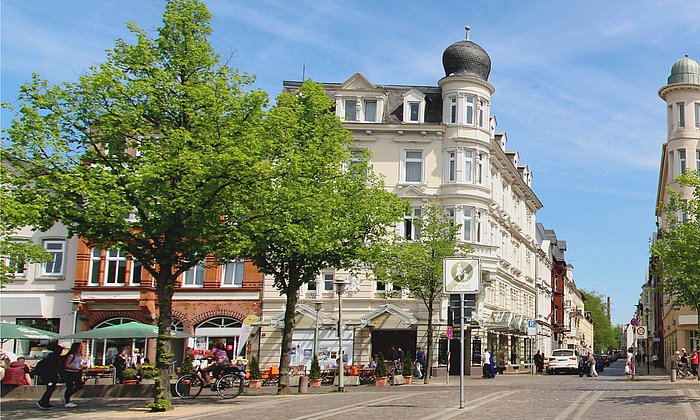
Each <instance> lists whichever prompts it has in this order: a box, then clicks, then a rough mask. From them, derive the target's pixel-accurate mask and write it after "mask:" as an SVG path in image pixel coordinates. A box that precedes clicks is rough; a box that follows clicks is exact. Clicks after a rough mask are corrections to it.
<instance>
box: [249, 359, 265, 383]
mask: <svg viewBox="0 0 700 420" xmlns="http://www.w3.org/2000/svg"><path fill="white" fill-rule="evenodd" d="M248 371H249V372H250V382H249V385H248V387H249V388H260V387H261V386H262V373H260V365H259V364H258V359H256V358H255V356H253V357H251V358H250V363H248Z"/></svg>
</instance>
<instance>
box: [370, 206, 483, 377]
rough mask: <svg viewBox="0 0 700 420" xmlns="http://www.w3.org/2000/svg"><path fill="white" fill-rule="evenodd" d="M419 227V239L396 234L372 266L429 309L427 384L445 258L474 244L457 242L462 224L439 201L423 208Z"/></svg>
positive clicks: (379, 277)
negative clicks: (434, 315) (453, 218)
mask: <svg viewBox="0 0 700 420" xmlns="http://www.w3.org/2000/svg"><path fill="white" fill-rule="evenodd" d="M416 226H417V228H418V229H419V231H420V235H419V237H418V239H417V240H415V241H407V240H405V239H404V238H398V237H396V238H395V239H394V241H393V242H392V243H390V244H388V245H385V246H384V248H382V249H380V250H379V251H378V252H376V253H375V257H376V259H375V260H374V261H373V262H372V268H373V270H374V274H375V276H376V278H377V280H379V281H381V282H383V283H392V284H394V285H397V286H400V287H401V288H402V289H408V290H409V291H410V292H411V294H412V295H413V296H414V297H416V298H418V299H420V300H421V301H422V302H423V304H424V305H425V308H426V309H427V311H428V344H427V346H426V352H425V353H426V354H425V357H426V363H427V369H426V370H427V372H426V373H425V383H429V382H430V376H431V371H432V364H433V363H432V361H433V347H434V345H433V312H434V310H435V303H436V300H437V299H438V298H439V297H440V295H441V294H442V283H443V278H442V272H443V261H444V259H445V258H446V257H453V256H459V255H465V254H467V253H468V252H471V247H470V246H469V245H466V244H460V243H459V242H458V241H457V232H458V231H459V228H460V225H457V226H455V225H454V224H453V221H452V220H451V219H450V218H449V217H448V216H447V215H446V214H445V212H444V210H443V209H442V207H440V206H438V205H437V204H434V203H432V204H429V205H427V206H425V207H423V211H422V213H421V217H420V219H418V220H417V221H416Z"/></svg>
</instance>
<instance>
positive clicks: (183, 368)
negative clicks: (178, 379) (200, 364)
mask: <svg viewBox="0 0 700 420" xmlns="http://www.w3.org/2000/svg"><path fill="white" fill-rule="evenodd" d="M192 363H194V353H192V350H187V354H185V360H183V361H182V364H181V365H180V369H179V370H178V373H179V374H180V375H184V374H186V373H194V366H193V365H192Z"/></svg>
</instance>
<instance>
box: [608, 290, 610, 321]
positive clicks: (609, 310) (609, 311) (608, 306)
mask: <svg viewBox="0 0 700 420" xmlns="http://www.w3.org/2000/svg"><path fill="white" fill-rule="evenodd" d="M608 321H610V296H608Z"/></svg>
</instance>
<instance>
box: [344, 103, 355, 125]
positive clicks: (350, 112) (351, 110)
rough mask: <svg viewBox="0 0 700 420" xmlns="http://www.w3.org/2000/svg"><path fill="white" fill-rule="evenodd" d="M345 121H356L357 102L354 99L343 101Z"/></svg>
mask: <svg viewBox="0 0 700 420" xmlns="http://www.w3.org/2000/svg"><path fill="white" fill-rule="evenodd" d="M345 121H357V101H356V100H355V99H346V100H345Z"/></svg>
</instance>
